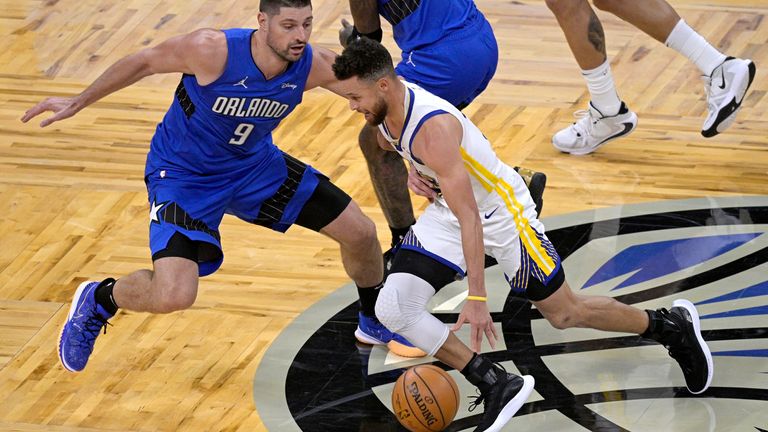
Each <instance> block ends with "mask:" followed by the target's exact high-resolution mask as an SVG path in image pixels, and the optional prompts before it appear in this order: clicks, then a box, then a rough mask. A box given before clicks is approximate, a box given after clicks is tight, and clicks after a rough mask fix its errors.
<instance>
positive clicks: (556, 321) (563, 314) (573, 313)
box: [544, 305, 579, 330]
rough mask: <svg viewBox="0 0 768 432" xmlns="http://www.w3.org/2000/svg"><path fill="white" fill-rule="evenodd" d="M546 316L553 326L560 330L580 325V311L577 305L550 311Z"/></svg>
mask: <svg viewBox="0 0 768 432" xmlns="http://www.w3.org/2000/svg"><path fill="white" fill-rule="evenodd" d="M544 317H545V318H546V319H547V321H549V323H550V324H551V325H552V327H554V328H556V329H558V330H565V329H567V328H571V327H578V326H579V312H578V306H577V305H572V306H571V307H567V308H562V309H558V310H557V311H554V312H549V313H547V314H545V315H544Z"/></svg>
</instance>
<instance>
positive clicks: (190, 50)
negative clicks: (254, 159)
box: [21, 29, 227, 127]
mask: <svg viewBox="0 0 768 432" xmlns="http://www.w3.org/2000/svg"><path fill="white" fill-rule="evenodd" d="M222 47H223V48H224V49H221V48H222ZM226 59H227V51H226V38H225V36H224V33H222V32H220V31H218V30H212V29H202V30H197V31H195V32H192V33H189V34H186V35H182V36H176V37H174V38H171V39H168V40H166V41H164V42H162V43H160V44H159V45H157V46H154V47H151V48H146V49H143V50H141V51H138V52H136V53H134V54H130V55H128V56H126V57H123V58H122V59H120V60H118V61H117V62H116V63H114V64H113V65H112V66H110V67H109V68H107V70H106V71H104V73H102V74H101V75H100V76H99V77H98V78H96V81H94V82H93V83H91V85H89V86H88V87H87V88H86V89H85V90H83V92H82V93H80V94H79V95H77V96H73V97H52V98H48V99H45V100H44V101H42V102H40V103H38V104H37V105H35V106H33V107H32V108H30V109H29V110H28V111H27V112H26V113H24V116H23V117H22V118H21V121H23V122H25V123H26V122H28V121H29V120H30V119H32V118H33V117H35V116H37V115H39V114H41V113H43V112H46V111H53V113H54V114H53V116H51V117H48V118H47V119H45V120H43V121H42V122H41V123H40V126H41V127H45V126H48V125H49V124H51V123H53V122H56V121H59V120H63V119H66V118H69V117H72V116H73V115H75V114H77V113H78V112H79V111H80V110H82V109H83V108H85V107H87V106H88V105H90V104H92V103H94V102H96V101H97V100H99V99H101V98H103V97H104V96H107V95H108V94H111V93H114V92H116V91H117V90H120V89H122V88H124V87H128V86H129V85H131V84H133V83H135V82H137V81H139V80H140V79H142V78H144V77H147V76H149V75H153V74H160V73H170V72H181V73H186V74H192V75H196V76H197V80H198V81H199V82H200V83H201V84H208V83H210V82H212V81H214V80H215V79H216V78H218V77H219V75H221V73H222V72H223V71H224V66H225V63H226Z"/></svg>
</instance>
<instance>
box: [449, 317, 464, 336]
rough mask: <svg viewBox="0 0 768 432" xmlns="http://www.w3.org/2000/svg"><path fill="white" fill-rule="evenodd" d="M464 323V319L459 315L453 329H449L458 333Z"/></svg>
mask: <svg viewBox="0 0 768 432" xmlns="http://www.w3.org/2000/svg"><path fill="white" fill-rule="evenodd" d="M465 321H466V320H465V319H464V316H461V315H459V319H458V321H456V324H454V325H453V327H451V331H454V332H455V331H458V330H459V329H460V328H461V326H463V325H464V322H465Z"/></svg>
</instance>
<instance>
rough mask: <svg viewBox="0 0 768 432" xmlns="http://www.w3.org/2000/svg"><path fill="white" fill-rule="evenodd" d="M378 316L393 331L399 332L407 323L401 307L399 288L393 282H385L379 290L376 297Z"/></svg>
mask: <svg viewBox="0 0 768 432" xmlns="http://www.w3.org/2000/svg"><path fill="white" fill-rule="evenodd" d="M376 318H378V319H379V321H381V323H382V324H384V327H386V328H388V329H389V331H393V332H399V331H400V330H402V328H403V327H404V326H405V324H406V321H405V319H404V316H403V313H402V311H401V308H400V300H399V295H398V292H397V288H396V287H394V286H393V285H392V284H385V285H384V288H382V289H381V291H380V292H379V297H378V299H376Z"/></svg>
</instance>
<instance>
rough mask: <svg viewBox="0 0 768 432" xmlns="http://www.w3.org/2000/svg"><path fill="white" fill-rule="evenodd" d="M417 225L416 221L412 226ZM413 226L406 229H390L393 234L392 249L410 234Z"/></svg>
mask: <svg viewBox="0 0 768 432" xmlns="http://www.w3.org/2000/svg"><path fill="white" fill-rule="evenodd" d="M414 223H416V222H415V221H414V222H413V223H412V224H411V225H413V224H414ZM411 225H408V226H407V227H404V228H392V227H389V230H390V231H391V232H392V247H395V246H397V245H398V244H399V243H400V241H401V240H402V239H403V237H405V235H406V234H408V231H410V229H411Z"/></svg>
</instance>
